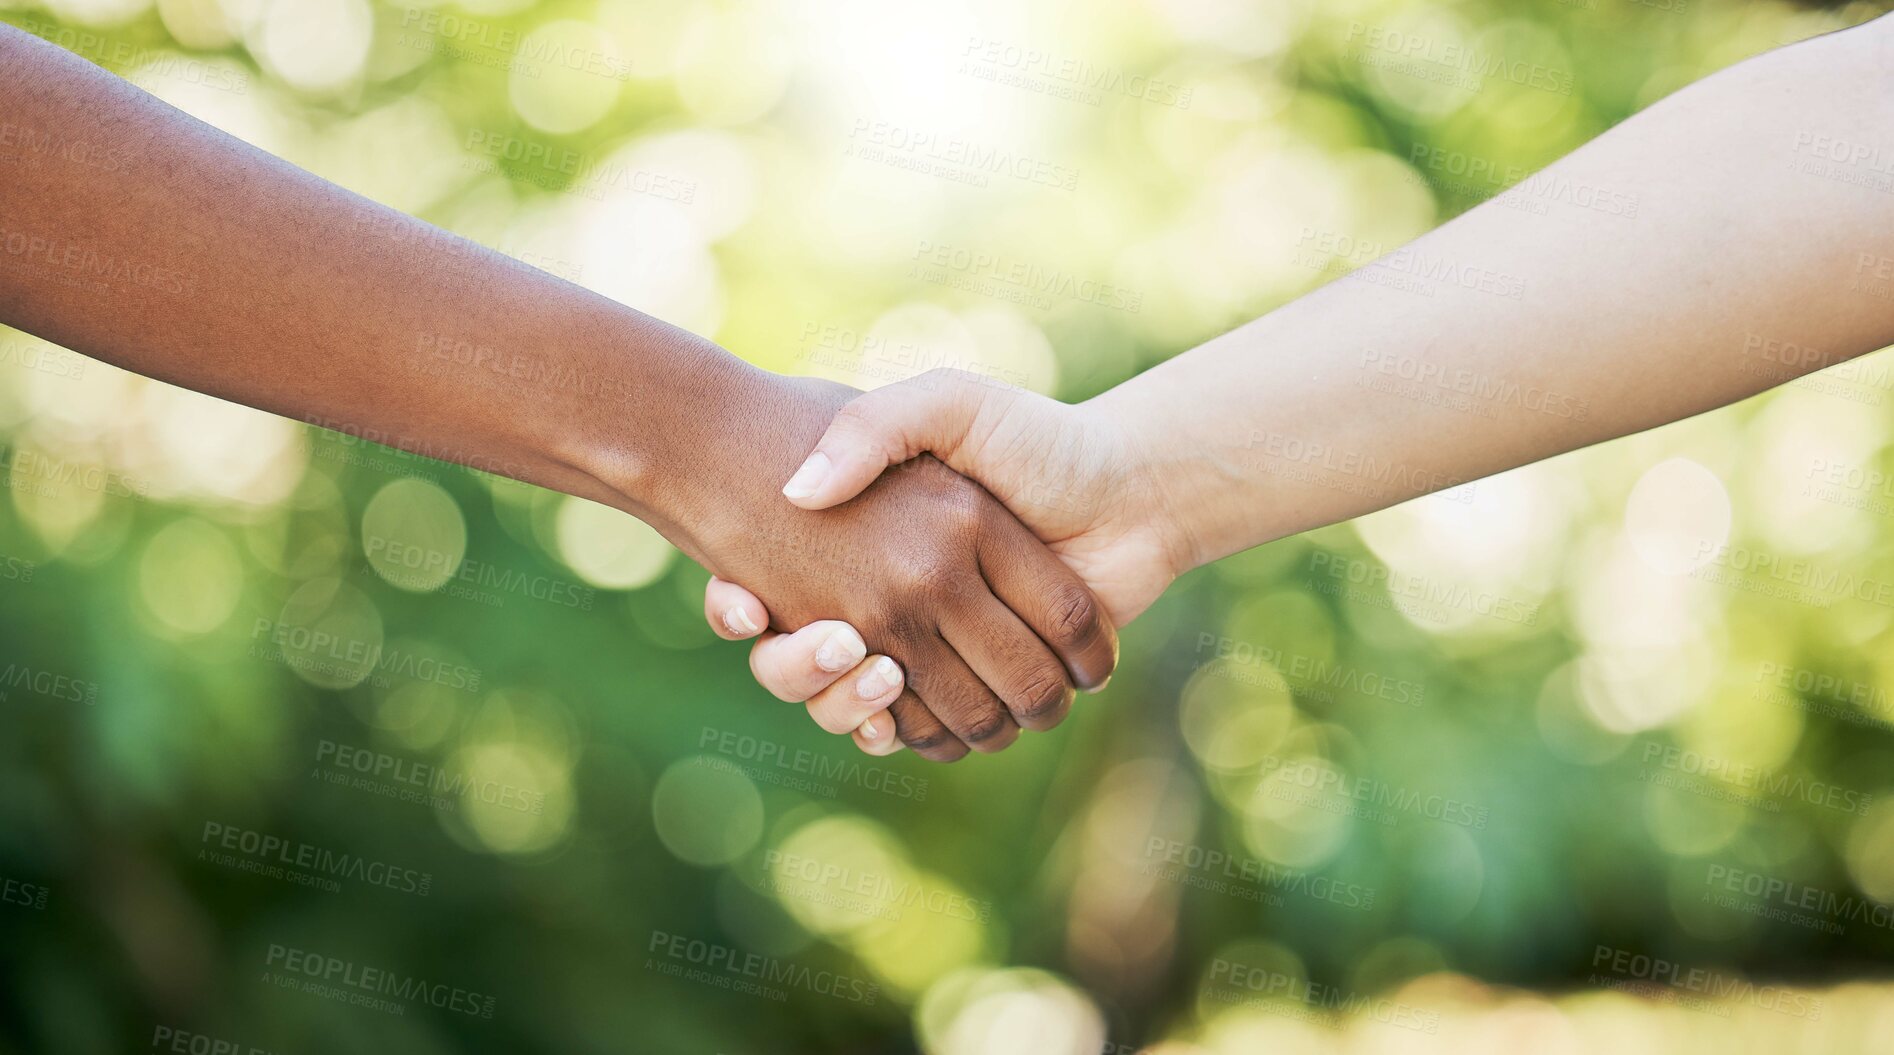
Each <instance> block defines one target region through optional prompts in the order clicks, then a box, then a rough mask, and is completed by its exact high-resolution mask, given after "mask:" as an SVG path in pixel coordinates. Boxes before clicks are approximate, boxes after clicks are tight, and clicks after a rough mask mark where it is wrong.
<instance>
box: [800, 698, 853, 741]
mask: <svg viewBox="0 0 1894 1055" xmlns="http://www.w3.org/2000/svg"><path fill="white" fill-rule="evenodd" d="M809 717H811V718H814V719H815V724H816V725H818V726H820V727H821V728H822V731H823V732H825V733H835V734H836V735H838V736H839V735H841V734H842V733H852V732H854V731H855V727H856V726H858V725H860V724H861V723H860V722H850V721H849V720H848V718H849V716H848V715H846V714H843V713H842V710H841V708H839V707H821V706H818V705H816V704H815V703H811V704H809Z"/></svg>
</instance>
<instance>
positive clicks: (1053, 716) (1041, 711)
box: [1007, 667, 1072, 726]
mask: <svg viewBox="0 0 1894 1055" xmlns="http://www.w3.org/2000/svg"><path fill="white" fill-rule="evenodd" d="M1071 699H1072V687H1071V686H1070V685H1068V684H1067V683H1066V680H1065V672H1064V671H1063V670H1057V669H1054V668H1052V667H1041V668H1038V669H1036V670H1034V671H1032V672H1031V673H1029V674H1027V675H1026V677H1025V678H1024V679H1022V680H1021V682H1020V683H1019V685H1018V686H1017V687H1016V688H1015V689H1014V690H1013V691H1012V692H1010V693H1008V695H1007V706H1008V707H1009V708H1010V709H1011V710H1012V712H1013V714H1014V716H1016V717H1017V718H1018V719H1019V723H1020V724H1021V725H1031V726H1049V725H1055V724H1057V723H1058V721H1059V720H1060V719H1061V718H1063V717H1065V709H1066V706H1067V705H1068V704H1069V703H1070V702H1071Z"/></svg>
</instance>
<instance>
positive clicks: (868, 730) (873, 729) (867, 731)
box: [862, 717, 881, 742]
mask: <svg viewBox="0 0 1894 1055" xmlns="http://www.w3.org/2000/svg"><path fill="white" fill-rule="evenodd" d="M862 739H863V740H867V741H870V742H873V741H875V740H879V739H881V723H880V722H879V721H876V720H875V719H874V718H873V717H870V718H868V719H866V720H865V721H863V722H862Z"/></svg>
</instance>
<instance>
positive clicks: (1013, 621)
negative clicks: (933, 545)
mask: <svg viewBox="0 0 1894 1055" xmlns="http://www.w3.org/2000/svg"><path fill="white" fill-rule="evenodd" d="M941 631H942V633H944V634H945V635H946V637H947V643H948V644H950V645H952V646H953V647H954V651H955V652H958V653H960V658H961V659H963V660H965V661H966V663H967V666H968V667H969V668H971V669H972V671H973V673H974V674H975V675H977V676H978V677H979V678H980V680H981V681H983V682H985V683H986V685H987V687H988V688H990V689H992V690H993V692H994V693H995V694H997V695H998V696H999V698H1000V701H1001V702H1002V703H1004V704H1005V705H1006V709H1007V711H1008V712H1009V713H1011V714H1012V716H1013V721H1015V722H1017V723H1018V724H1019V726H1020V728H1022V729H1033V730H1037V731H1043V730H1046V729H1050V728H1052V727H1053V726H1055V725H1058V724H1059V723H1060V722H1062V721H1064V720H1065V715H1066V712H1067V711H1069V710H1071V709H1072V683H1071V682H1070V681H1068V680H1067V679H1066V671H1065V665H1064V664H1063V663H1061V662H1060V661H1059V657H1057V656H1055V655H1053V654H1052V651H1051V650H1050V649H1048V648H1047V647H1046V645H1045V643H1044V642H1043V641H1040V640H1039V638H1038V636H1037V635H1036V634H1034V633H1033V632H1032V630H1031V629H1030V628H1029V627H1027V626H1026V624H1025V623H1022V622H1020V620H1019V616H1017V615H1014V614H1013V610H1012V609H1010V608H1008V607H1006V606H1005V605H1003V604H1001V603H1000V601H999V599H998V598H996V597H994V596H993V595H992V594H986V595H984V596H981V597H976V598H971V599H969V600H968V601H967V602H966V606H965V607H963V608H959V609H956V610H955V611H954V612H953V613H952V614H951V615H947V616H945V617H943V619H942V622H941Z"/></svg>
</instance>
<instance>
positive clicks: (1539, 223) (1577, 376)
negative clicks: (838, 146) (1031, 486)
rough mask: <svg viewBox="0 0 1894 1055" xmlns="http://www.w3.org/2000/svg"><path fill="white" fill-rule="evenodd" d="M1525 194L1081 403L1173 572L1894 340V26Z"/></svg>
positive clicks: (1697, 90) (1706, 99)
mask: <svg viewBox="0 0 1894 1055" xmlns="http://www.w3.org/2000/svg"><path fill="white" fill-rule="evenodd" d="M1838 158H1839V159H1843V160H1840V161H1837V160H1836V159H1838ZM1533 180H1534V181H1536V182H1531V183H1529V184H1528V185H1527V186H1526V187H1523V188H1516V189H1515V190H1513V191H1512V192H1510V195H1511V196H1510V197H1509V198H1507V199H1506V200H1496V201H1491V202H1488V203H1485V204H1483V205H1481V206H1479V207H1477V208H1475V209H1472V210H1470V211H1469V212H1467V213H1466V214H1465V215H1463V216H1461V217H1459V218H1457V219H1455V220H1454V221H1452V222H1450V223H1448V224H1446V225H1444V226H1442V227H1441V228H1439V229H1437V230H1435V231H1434V232H1432V233H1430V234H1428V235H1426V236H1425V237H1423V238H1421V239H1419V240H1417V241H1415V242H1414V243H1412V244H1411V245H1409V246H1408V247H1406V248H1404V249H1401V250H1397V251H1396V252H1395V253H1392V254H1389V255H1388V256H1387V257H1383V258H1382V259H1381V260H1380V261H1377V262H1376V263H1375V264H1373V265H1369V266H1367V267H1364V268H1362V269H1360V270H1358V271H1356V272H1354V273H1352V274H1350V275H1349V276H1348V277H1346V278H1344V279H1341V280H1338V281H1335V282H1333V283H1331V284H1329V285H1328V286H1326V287H1324V288H1322V289H1320V290H1318V291H1316V292H1314V293H1312V294H1310V295H1308V296H1305V297H1303V298H1301V299H1300V300H1297V301H1295V302H1293V303H1291V304H1290V305H1288V306H1286V307H1284V308H1282V309H1280V310H1278V311H1276V312H1274V313H1272V314H1270V315H1267V316H1265V317H1263V318H1261V319H1258V320H1256V321H1255V322H1252V323H1250V324H1248V325H1246V326H1243V327H1242V328H1240V329H1237V330H1235V331H1232V332H1230V333H1228V334H1225V335H1223V336H1221V337H1218V338H1216V339H1215V340H1212V341H1210V342H1208V343H1206V344H1204V345H1203V346H1201V347H1199V348H1197V349H1195V350H1193V351H1191V352H1189V353H1186V354H1184V355H1182V356H1179V357H1177V358H1176V359H1173V360H1171V361H1169V362H1167V363H1165V364H1163V365H1161V366H1159V367H1157V368H1155V369H1153V370H1151V371H1149V372H1147V373H1146V374H1144V375H1142V376H1140V377H1138V378H1136V379H1134V380H1132V381H1129V382H1127V383H1125V384H1124V385H1122V386H1120V387H1119V388H1117V389H1115V390H1113V391H1111V392H1108V393H1105V394H1104V395H1102V396H1100V397H1098V399H1096V400H1094V401H1093V403H1092V406H1093V407H1094V408H1095V409H1097V410H1099V411H1101V412H1102V413H1104V414H1105V415H1107V416H1109V417H1110V418H1112V419H1114V420H1121V421H1124V422H1127V423H1128V424H1127V425H1126V426H1125V427H1126V429H1127V430H1128V431H1129V433H1130V441H1131V442H1130V444H1129V447H1130V449H1132V450H1135V451H1142V452H1145V453H1146V455H1147V456H1148V458H1149V462H1148V464H1147V465H1145V466H1144V468H1145V469H1147V470H1150V472H1151V477H1152V478H1153V479H1154V480H1157V481H1160V484H1161V487H1160V490H1161V493H1162V494H1163V499H1162V502H1161V507H1162V508H1161V510H1160V511H1159V514H1158V515H1160V516H1163V517H1165V518H1167V519H1168V520H1169V521H1171V522H1172V525H1173V526H1172V527H1171V528H1170V529H1169V530H1171V531H1173V532H1174V533H1175V534H1176V536H1177V537H1178V538H1179V540H1180V545H1181V547H1182V548H1183V549H1185V550H1186V551H1187V552H1188V553H1189V554H1190V557H1189V560H1188V563H1190V564H1193V565H1195V564H1202V563H1205V562H1208V561H1212V560H1215V559H1217V558H1219V557H1222V556H1225V555H1227V554H1230V553H1234V552H1237V551H1239V550H1242V549H1245V548H1248V547H1250V546H1254V545H1257V544H1259V543H1262V542H1267V541H1269V540H1271V539H1275V538H1279V537H1282V536H1285V535H1289V534H1293V533H1296V532H1299V531H1303V530H1307V529H1309V528H1313V527H1317V526H1321V525H1324V524H1329V523H1334V522H1337V521H1340V520H1345V519H1348V518H1350V517H1354V516H1358V515H1361V514H1363V513H1367V512H1371V511H1373V510H1376V509H1380V508H1383V507H1385V506H1389V505H1393V504H1395V503H1397V502H1400V501H1403V500H1405V499H1408V498H1412V497H1415V496H1417V495H1420V494H1425V493H1428V492H1430V491H1434V490H1439V489H1441V488H1443V487H1447V486H1451V485H1453V484H1456V483H1459V482H1464V481H1468V480H1473V479H1477V478H1479V477H1482V476H1486V475H1489V474H1491V473H1495V472H1498V471H1501V470H1504V469H1507V468H1511V467H1513V466H1518V465H1523V464H1526V463H1529V462H1533V461H1537V460H1539V459H1541V458H1546V457H1549V456H1551V455H1554V454H1558V453H1561V452H1564V451H1569V450H1572V449H1575V448H1578V447H1583V446H1586V445H1588V444H1592V443H1596V442H1599V441H1601V440H1605V439H1609V438H1612V437H1616V436H1623V435H1626V434H1629V433H1633V432H1637V431H1640V430H1643V429H1648V428H1651V427H1654V426H1656V425H1660V424H1664V423H1666V422H1671V421H1675V420H1678V419H1680V418H1684V417H1688V416H1690V415H1692V414H1696V413H1699V412H1702V411H1705V410H1709V409H1712V408H1715V407H1720V406H1723V405H1725V404H1728V403H1731V402H1734V401H1736V400H1739V399H1742V398H1744V397H1747V396H1750V395H1752V394H1754V393H1756V392H1759V391H1762V390H1763V389H1766V388H1769V387H1772V386H1774V385H1776V384H1780V383H1782V382H1784V381H1787V380H1790V379H1791V378H1793V377H1795V376H1797V375H1799V374H1802V373H1805V372H1808V371H1810V370H1814V369H1818V368H1820V367H1823V366H1830V365H1833V364H1835V363H1838V362H1841V361H1843V360H1845V359H1848V358H1850V357H1853V356H1857V355H1860V354H1863V353H1865V352H1869V351H1873V350H1875V349H1877V348H1881V347H1884V346H1886V345H1888V344H1890V343H1894V299H1889V298H1890V297H1894V293H1890V292H1888V291H1887V288H1886V287H1888V286H1889V285H1894V283H1888V281H1887V280H1888V279H1890V278H1894V19H1888V18H1884V19H1881V20H1879V21H1878V22H1875V23H1869V24H1867V25H1865V26H1861V27H1858V28H1856V29H1853V30H1849V31H1846V32H1843V33H1839V34H1834V35H1831V36H1828V37H1823V38H1818V39H1816V40H1812V41H1807V42H1803V43H1800V44H1797V45H1793V46H1790V47H1787V48H1783V49H1780V50H1777V51H1774V52H1771V53H1768V54H1765V55H1762V56H1758V57H1756V58H1754V59H1751V60H1748V61H1746V62H1743V63H1741V64H1739V65H1737V66H1734V67H1732V68H1730V69H1728V70H1726V71H1723V72H1721V73H1719V74H1717V75H1715V76H1713V77H1710V78H1708V79H1706V80H1704V81H1702V82H1699V83H1698V84H1695V85H1693V86H1691V87H1689V88H1686V89H1684V90H1683V91H1680V92H1678V93H1677V94H1675V95H1673V96H1671V97H1669V98H1667V99H1665V100H1663V101H1662V102H1659V103H1657V104H1656V105H1654V106H1652V107H1650V108H1649V109H1648V110H1646V111H1644V112H1643V113H1640V114H1638V115H1637V116H1635V117H1633V118H1631V119H1629V120H1627V121H1625V122H1624V123H1623V124H1621V125H1619V126H1618V127H1617V128H1614V129H1613V130H1611V131H1610V132H1608V133H1606V134H1604V135H1602V136H1600V137H1599V138H1598V139H1596V140H1594V141H1593V142H1592V143H1590V144H1588V145H1587V146H1585V147H1583V148H1582V149H1580V150H1578V151H1576V152H1574V153H1573V154H1571V155H1570V156H1568V157H1566V158H1564V159H1563V160H1561V161H1559V162H1558V163H1556V164H1554V165H1553V166H1551V167H1550V168H1548V169H1547V170H1545V172H1544V173H1542V174H1540V175H1539V176H1537V177H1534V178H1533ZM1864 184H1866V185H1864ZM1580 194H1583V196H1584V198H1583V199H1582V200H1587V201H1592V202H1599V201H1603V202H1607V203H1610V205H1609V207H1608V208H1603V209H1601V208H1595V207H1594V208H1584V207H1579V206H1576V205H1573V204H1571V203H1572V202H1573V201H1577V200H1581V199H1580V198H1579V197H1578V196H1579V195H1580Z"/></svg>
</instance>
